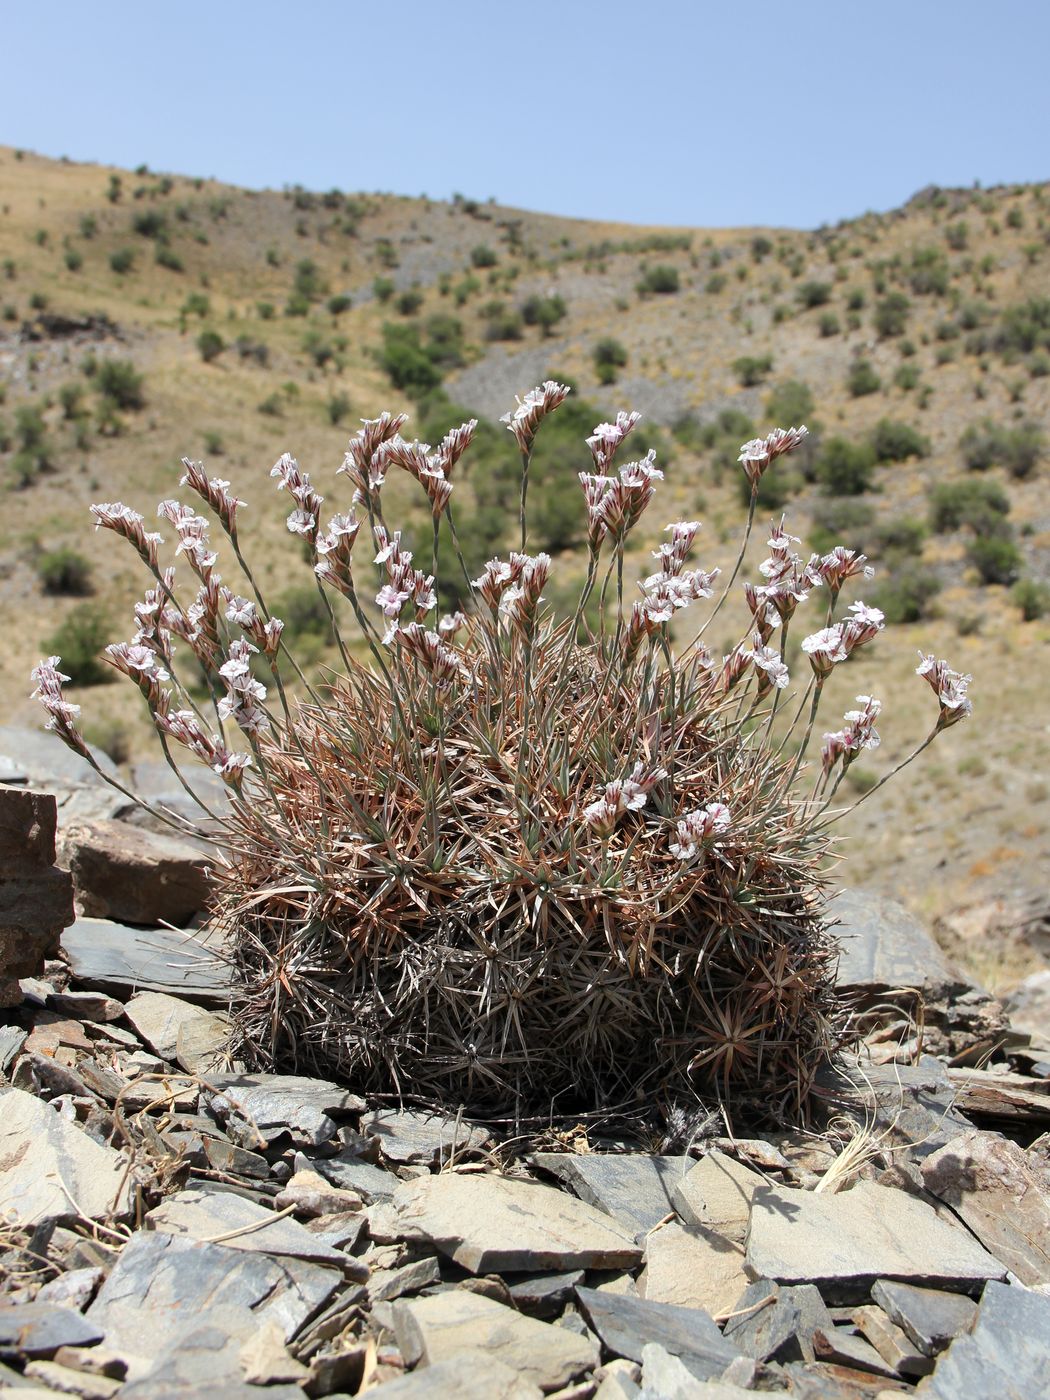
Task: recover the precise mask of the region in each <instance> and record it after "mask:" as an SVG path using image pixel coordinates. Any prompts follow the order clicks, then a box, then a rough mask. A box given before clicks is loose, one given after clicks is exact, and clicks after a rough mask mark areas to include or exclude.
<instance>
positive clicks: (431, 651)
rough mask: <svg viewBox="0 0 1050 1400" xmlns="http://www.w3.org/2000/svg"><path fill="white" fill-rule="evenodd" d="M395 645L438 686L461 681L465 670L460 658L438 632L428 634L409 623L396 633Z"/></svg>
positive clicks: (420, 624) (420, 626)
mask: <svg viewBox="0 0 1050 1400" xmlns="http://www.w3.org/2000/svg"><path fill="white" fill-rule="evenodd" d="M397 644H398V646H399V647H401V648H402V650H403V651H405V652H406V653H407V654H408V655H409V656H412V657H414V658H415V659H416V660H417V661H418V662H419V663H420V664H421V665H422V666H423V668H424V670H425V671H427V672H428V674H429V675H431V676H432V677H433V678H434V681H435V682H436V684H437V685H439V686H446V685H450V684H451V683H452V681H454V680H459V679H461V678H462V677H463V676H464V675H465V674H466V673H467V668H466V666H465V665H464V664H463V661H462V659H461V657H460V656H459V655H458V653H457V652H456V651H454V650H453V648H452V647H450V646H447V645H446V642H445V639H444V638H443V637H442V636H441V635H440V634H439V633H438V632H429V631H427V629H426V628H425V627H424V626H423V624H422V623H420V622H410V623H409V624H408V626H407V627H401V628H399V629H398V632H397Z"/></svg>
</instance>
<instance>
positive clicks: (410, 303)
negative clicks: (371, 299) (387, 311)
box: [395, 287, 423, 316]
mask: <svg viewBox="0 0 1050 1400" xmlns="http://www.w3.org/2000/svg"><path fill="white" fill-rule="evenodd" d="M395 305H396V306H397V311H398V314H399V315H400V316H414V315H415V314H416V312H417V311H418V310H419V308H420V307H421V306H422V305H423V293H422V292H421V291H420V290H419V288H418V287H409V288H408V289H407V291H404V292H402V293H401V294H400V296H399V297H398V299H397V301H396V303H395Z"/></svg>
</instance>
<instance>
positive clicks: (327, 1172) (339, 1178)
mask: <svg viewBox="0 0 1050 1400" xmlns="http://www.w3.org/2000/svg"><path fill="white" fill-rule="evenodd" d="M310 1165H311V1166H312V1168H313V1169H314V1170H315V1171H317V1172H319V1173H320V1175H321V1176H323V1177H324V1178H325V1180H326V1181H330V1182H331V1183H332V1185H333V1186H338V1187H339V1188H340V1189H341V1190H343V1191H356V1192H357V1194H358V1195H359V1196H361V1197H362V1199H363V1200H365V1201H367V1202H373V1201H389V1200H391V1199H392V1198H393V1195H394V1192H395V1191H396V1190H397V1188H398V1186H400V1184H401V1182H400V1179H399V1178H398V1177H396V1176H394V1174H393V1173H392V1172H388V1171H384V1170H383V1168H382V1167H377V1166H375V1164H374V1163H372V1162H366V1161H364V1160H363V1159H362V1158H361V1157H359V1156H358V1155H357V1153H356V1152H354V1151H352V1150H350V1149H344V1150H343V1151H342V1152H340V1153H339V1155H338V1156H336V1157H317V1158H315V1159H314V1160H313V1161H312V1162H311V1164H310Z"/></svg>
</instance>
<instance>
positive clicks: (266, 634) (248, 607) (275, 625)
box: [222, 588, 284, 661]
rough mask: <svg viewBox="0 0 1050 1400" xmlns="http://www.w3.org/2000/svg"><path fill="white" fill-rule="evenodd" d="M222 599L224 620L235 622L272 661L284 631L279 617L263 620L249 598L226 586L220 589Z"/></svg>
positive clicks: (278, 648) (279, 646)
mask: <svg viewBox="0 0 1050 1400" xmlns="http://www.w3.org/2000/svg"><path fill="white" fill-rule="evenodd" d="M222 600H223V602H224V603H225V604H226V621H227V622H234V623H236V624H237V626H238V627H239V628H240V629H241V631H242V632H243V633H244V634H245V636H246V637H249V638H250V639H251V641H252V642H253V643H254V645H255V647H256V649H257V650H258V651H261V652H262V653H263V655H264V656H265V657H266V658H267V660H269V661H273V660H274V658H275V657H276V656H277V653H278V651H279V650H280V648H281V635H282V633H283V632H284V623H283V622H282V621H281V619H280V618H279V617H268V618H267V619H266V620H265V622H264V621H263V619H262V617H261V616H260V614H259V609H258V608H257V607H256V605H255V604H254V603H253V602H252V601H251V599H250V598H241V597H239V596H238V595H237V594H235V593H231V592H230V590H229V589H228V588H224V589H223V590H222Z"/></svg>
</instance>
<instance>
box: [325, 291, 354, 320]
mask: <svg viewBox="0 0 1050 1400" xmlns="http://www.w3.org/2000/svg"><path fill="white" fill-rule="evenodd" d="M326 305H327V307H328V311H329V314H330V315H332V316H342V315H343V313H344V312H346V311H349V310H350V308H351V306H352V305H353V301H352V299H351V298H350V297H348V296H347V295H346V293H345V292H339V293H337V295H336V296H334V297H329V298H328V301H327V303H326Z"/></svg>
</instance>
